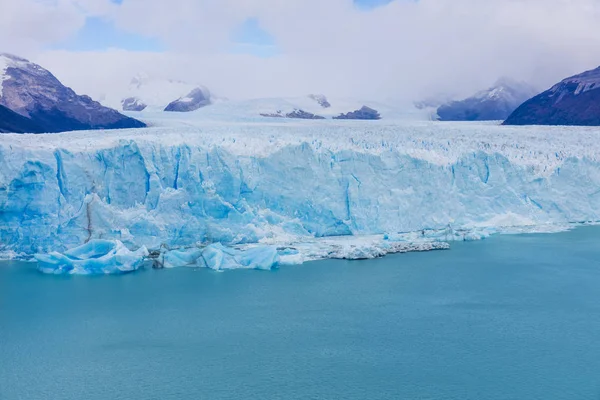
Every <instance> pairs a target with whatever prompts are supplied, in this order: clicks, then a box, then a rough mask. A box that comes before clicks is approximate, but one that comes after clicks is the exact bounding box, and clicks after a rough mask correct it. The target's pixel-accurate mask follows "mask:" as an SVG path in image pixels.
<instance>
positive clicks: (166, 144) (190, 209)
mask: <svg viewBox="0 0 600 400" xmlns="http://www.w3.org/2000/svg"><path fill="white" fill-rule="evenodd" d="M378 126H379V128H377V129H373V128H366V127H364V126H362V125H357V126H353V127H348V126H336V125H332V126H318V125H306V126H304V125H302V124H297V125H289V126H257V127H244V128H242V127H235V126H233V127H217V126H215V127H207V128H202V129H201V128H181V127H180V128H176V129H175V128H148V129H143V130H137V131H121V132H101V133H99V132H78V133H68V134H59V135H41V136H33V135H4V136H3V137H2V141H0V252H1V253H4V254H9V253H10V254H21V255H33V254H36V253H43V254H49V253H51V252H61V254H66V253H64V252H65V251H67V250H68V249H72V248H76V247H78V246H81V245H84V244H86V243H90V242H93V241H97V240H105V241H112V243H113V246H117V247H119V245H118V243H120V244H122V246H123V248H120V247H119V249H120V250H118V251H117V250H115V251H117V252H119V251H124V249H128V251H133V252H135V251H139V250H140V249H145V248H148V249H151V250H152V249H161V248H168V249H190V248H192V252H193V251H195V250H194V249H202V252H203V253H202V256H198V257H196V258H195V259H194V262H196V261H197V260H198V259H200V258H202V259H203V260H204V261H203V262H204V263H205V264H207V265H206V266H210V265H217V264H218V265H219V268H217V269H226V268H227V265H234V264H236V265H243V263H244V262H246V263H247V264H248V265H250V264H252V263H254V262H256V257H252V259H253V260H252V261H243V260H242V261H240V260H241V258H240V257H242V256H240V255H239V254H233V253H231V251H229V250H227V249H226V248H225V247H228V248H229V247H231V246H244V245H246V246H250V248H251V247H252V244H257V243H262V244H264V245H266V246H267V245H271V246H274V248H277V246H278V245H281V244H282V243H286V244H290V243H295V242H303V243H308V242H310V240H312V239H314V238H327V237H334V236H335V237H337V236H350V235H352V236H363V235H382V234H384V233H385V234H397V233H399V232H419V231H422V230H425V229H427V230H429V229H433V230H436V229H437V230H443V229H448V227H451V228H452V229H463V228H464V229H466V228H476V227H480V228H498V227H506V226H520V225H528V226H529V225H545V224H564V223H571V222H587V221H599V220H600V163H599V162H598V157H597V156H598V154H599V153H600V152H598V144H597V140H596V137H597V135H598V134H599V133H598V132H597V131H596V130H594V129H589V128H588V129H584V128H548V127H544V128H531V127H515V128H509V127H498V126H492V125H466V124H463V125H461V124H457V125H451V124H449V125H447V126H445V127H442V126H441V125H434V124H420V125H419V124H416V125H410V126H385V125H378ZM388 237H390V236H389V235H388ZM117 241H118V242H117ZM307 241H308V242H307ZM115 243H117V244H115ZM217 243H220V244H222V245H224V246H225V247H223V248H220V247H219V246H220V245H216V244H217ZM104 245H105V246H106V245H107V244H106V243H104ZM211 245H213V247H212V248H210V249H208V250H207V246H211ZM211 249H212V250H215V251H214V254H212V257H213V258H210V257H211V255H210V254H209V253H210V251H212V250H211ZM88 250H89V249H88ZM186 251H187V250H186ZM228 251H229V253H228ZM143 252H144V251H143V250H142V253H143ZM184 253H185V254H184ZM230 253H231V254H230ZM138 254H141V253H138ZM268 254H271V255H270V256H268ZM287 255H288V256H289V254H287ZM176 256H177V253H173V254H171V255H170V256H169V257H176ZM179 256H180V258H181V257H183V258H185V257H190V255H189V254H187V253H186V252H185V251H183V250H182V254H179ZM255 256H256V255H255ZM271 256H272V257H273V259H272V260H271V261H273V262H275V261H274V260H275V258H276V255H275V254H273V253H272V252H271V253H269V252H266V253H265V252H264V251H263V252H262V253H261V256H260V257H267V258H268V257H271ZM215 257H216V258H215ZM260 257H259V258H260ZM192 258H193V257H192ZM242 258H243V257H242ZM206 260H212V261H208V262H207V261H206ZM215 260H220V261H218V262H217V261H215ZM231 260H236V261H235V263H233V261H231ZM167 262H168V260H167ZM264 262H265V265H267V264H268V262H267V261H264ZM185 263H186V262H185V260H183V261H182V260H180V261H179V264H183V265H185ZM211 263H213V264H211ZM176 264H177V263H176ZM209 264H210V265H209ZM252 265H254V264H252ZM73 268H76V267H73ZM257 268H260V266H258V267H257Z"/></svg>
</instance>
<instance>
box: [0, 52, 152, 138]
mask: <svg viewBox="0 0 600 400" xmlns="http://www.w3.org/2000/svg"><path fill="white" fill-rule="evenodd" d="M0 85H1V86H0V89H1V92H0V93H1V96H0V105H2V106H4V107H6V108H8V109H10V110H12V111H14V112H15V113H17V114H19V115H21V116H22V117H25V118H27V119H29V120H30V121H31V122H32V123H33V124H34V125H35V126H37V127H39V129H40V132H50V133H51V132H63V131H70V130H87V129H117V128H140V127H144V126H146V125H145V124H144V123H143V122H140V121H138V120H136V119H133V118H129V117H126V116H124V115H122V114H120V113H119V112H118V111H116V110H113V109H111V108H107V107H104V106H102V105H101V104H100V103H98V102H96V101H94V100H92V99H91V98H90V97H88V96H79V95H77V94H76V93H75V92H74V91H73V90H72V89H70V88H68V87H66V86H64V85H63V84H62V83H61V82H60V81H59V80H58V79H56V77H54V75H52V74H51V73H50V72H49V71H47V70H46V69H44V68H42V67H41V66H39V65H37V64H34V63H31V62H29V61H27V60H25V59H23V58H20V57H16V56H13V55H9V54H0Z"/></svg>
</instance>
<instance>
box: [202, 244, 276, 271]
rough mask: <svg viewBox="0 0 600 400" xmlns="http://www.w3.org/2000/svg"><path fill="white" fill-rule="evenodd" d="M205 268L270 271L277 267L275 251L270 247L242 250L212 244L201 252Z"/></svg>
mask: <svg viewBox="0 0 600 400" xmlns="http://www.w3.org/2000/svg"><path fill="white" fill-rule="evenodd" d="M202 259H203V260H204V263H205V264H206V267H208V268H210V269H214V270H217V271H221V270H226V269H262V270H270V269H274V268H277V266H278V265H279V255H278V254H277V249H276V248H275V247H272V246H257V247H251V248H248V249H244V250H238V249H233V248H229V247H225V246H223V245H222V244H221V243H213V244H211V245H209V246H207V247H206V248H204V250H203V251H202Z"/></svg>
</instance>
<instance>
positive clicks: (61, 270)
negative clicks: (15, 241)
mask: <svg viewBox="0 0 600 400" xmlns="http://www.w3.org/2000/svg"><path fill="white" fill-rule="evenodd" d="M146 256H148V250H147V249H146V247H143V246H142V247H141V248H139V249H138V250H136V251H131V250H129V249H128V248H127V247H125V245H124V244H123V243H121V242H120V241H118V240H91V241H90V242H88V243H86V244H84V245H83V246H79V247H75V248H73V249H71V250H68V251H65V252H64V253H58V252H52V253H49V254H36V255H35V258H36V259H37V261H38V268H39V270H40V271H42V272H44V273H48V274H84V275H91V274H118V273H125V272H131V271H135V270H137V269H138V268H140V267H141V266H142V264H143V262H144V259H145V257H146Z"/></svg>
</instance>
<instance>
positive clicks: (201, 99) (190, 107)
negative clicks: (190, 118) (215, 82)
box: [165, 87, 210, 112]
mask: <svg viewBox="0 0 600 400" xmlns="http://www.w3.org/2000/svg"><path fill="white" fill-rule="evenodd" d="M209 104H210V92H209V91H208V89H206V88H200V87H197V88H194V89H193V90H192V91H191V92H189V93H188V94H187V96H184V97H180V98H178V99H177V100H175V101H172V102H171V103H169V105H167V107H166V108H165V111H171V112H190V111H196V110H197V109H199V108H202V107H205V106H207V105H209Z"/></svg>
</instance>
